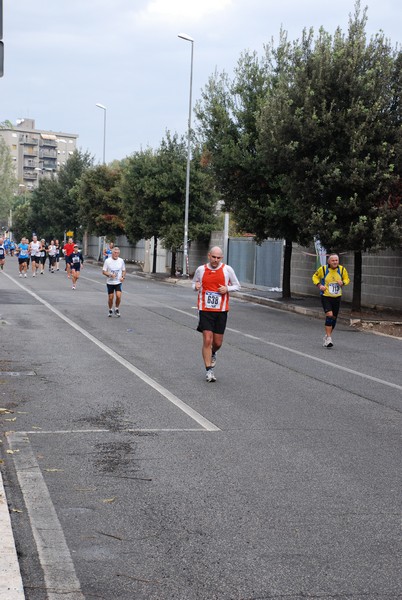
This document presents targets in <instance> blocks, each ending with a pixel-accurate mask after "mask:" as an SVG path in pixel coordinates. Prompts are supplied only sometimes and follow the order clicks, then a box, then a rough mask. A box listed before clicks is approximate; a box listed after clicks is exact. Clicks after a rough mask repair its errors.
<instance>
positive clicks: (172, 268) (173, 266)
mask: <svg viewBox="0 0 402 600" xmlns="http://www.w3.org/2000/svg"><path fill="white" fill-rule="evenodd" d="M170 277H176V252H175V251H174V250H172V262H171V264H170Z"/></svg>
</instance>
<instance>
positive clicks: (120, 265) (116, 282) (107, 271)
mask: <svg viewBox="0 0 402 600" xmlns="http://www.w3.org/2000/svg"><path fill="white" fill-rule="evenodd" d="M102 273H103V275H105V277H107V280H106V286H107V293H108V305H109V313H108V317H112V316H113V300H114V296H115V295H116V300H115V309H114V314H115V316H116V317H120V308H119V307H120V302H121V292H122V289H121V287H122V286H121V284H122V283H123V281H124V279H125V277H126V265H125V263H124V260H123V259H122V258H120V248H118V247H117V246H115V247H114V248H113V250H112V256H111V257H110V258H107V259H106V260H105V262H104V264H103V270H102Z"/></svg>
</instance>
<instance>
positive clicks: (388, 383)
mask: <svg viewBox="0 0 402 600" xmlns="http://www.w3.org/2000/svg"><path fill="white" fill-rule="evenodd" d="M154 302H157V301H156V300H154ZM158 304H159V303H158ZM161 306H162V304H161ZM264 308H268V310H279V309H277V308H271V307H264ZM169 309H170V310H174V311H175V312H178V313H181V314H183V315H187V316H188V317H194V318H197V315H194V314H192V313H189V312H186V311H185V310H181V309H180V308H175V307H174V306H169ZM226 331H231V332H232V333H237V334H238V335H240V336H243V337H245V338H247V339H250V340H254V341H256V342H261V343H262V344H266V345H267V346H272V347H273V348H278V349H279V350H285V351H286V352H290V353H291V354H297V356H302V357H303V358H308V359H309V360H313V361H315V362H318V363H321V364H323V365H326V366H327V367H331V368H332V369H338V370H339V371H344V372H345V373H350V374H351V375H356V376H357V377H362V378H363V379H367V380H369V381H375V382H376V383H380V384H381V385H386V386H388V387H391V388H394V389H396V390H401V391H402V386H401V385H398V384H397V383H392V381H386V380H385V379H380V378H379V377H373V376H372V375H367V373H361V372H360V371H355V370H354V369H349V368H348V367H343V366H342V365H337V364H335V363H334V362H333V361H329V360H324V359H323V358H318V357H317V356H312V355H311V354H306V353H305V352H300V351H299V350H295V349H294V348H289V347H288V346H282V345H281V344H275V342H269V341H268V340H264V339H263V338H261V337H258V336H256V335H251V334H249V333H243V331H239V330H238V329H232V328H231V327H227V328H226Z"/></svg>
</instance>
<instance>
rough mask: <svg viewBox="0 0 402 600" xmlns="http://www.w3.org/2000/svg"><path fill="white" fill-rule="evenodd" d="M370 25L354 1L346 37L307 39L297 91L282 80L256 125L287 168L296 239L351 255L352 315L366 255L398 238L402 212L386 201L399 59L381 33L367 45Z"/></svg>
mask: <svg viewBox="0 0 402 600" xmlns="http://www.w3.org/2000/svg"><path fill="white" fill-rule="evenodd" d="M366 21H367V14H366V10H365V11H363V12H361V10H360V3H359V2H357V3H356V6H355V14H354V17H350V20H349V31H348V35H347V36H345V35H344V34H342V32H341V31H340V29H338V30H337V31H336V33H335V35H334V37H332V36H330V35H329V34H328V33H326V32H325V31H324V30H323V29H321V30H320V33H319V36H318V38H317V40H315V41H314V43H313V38H312V35H311V33H310V34H306V33H304V35H303V39H302V43H301V44H300V45H299V46H297V47H294V51H293V56H292V65H293V67H292V78H291V85H289V84H288V83H287V82H283V81H282V82H280V84H279V85H278V87H277V88H276V89H275V90H274V91H273V94H272V95H271V97H269V98H268V99H267V101H266V103H265V105H264V107H263V109H262V115H261V119H260V146H261V147H260V150H261V152H262V155H263V159H264V160H265V161H267V162H268V163H273V162H277V161H279V163H280V165H281V167H280V168H281V170H282V173H283V176H282V179H281V185H282V190H283V192H284V193H286V196H287V197H288V198H289V199H290V201H291V205H292V207H293V209H294V210H295V211H296V212H295V214H296V216H297V223H298V227H299V235H298V238H299V240H300V241H302V242H304V243H307V241H308V240H309V239H310V240H311V239H312V238H313V236H315V235H318V237H319V238H320V240H321V242H322V243H323V244H324V245H325V246H326V247H327V248H328V249H332V250H337V251H338V252H339V251H340V250H343V251H345V250H347V251H353V252H354V256H355V268H354V283H353V303H352V304H353V309H355V310H360V308H361V276H362V273H361V268H362V252H364V251H367V250H372V251H376V250H378V249H380V248H385V247H392V246H396V245H398V244H400V241H401V237H402V227H401V222H402V219H401V209H400V207H397V208H395V207H394V208H390V206H389V202H388V201H387V199H388V198H389V196H390V194H391V193H392V190H393V189H395V185H396V183H397V181H398V179H399V175H400V173H401V170H400V163H401V126H400V123H401V116H402V115H401V98H400V90H401V74H400V73H401V71H400V68H399V65H400V62H401V58H400V54H399V52H397V51H396V50H392V48H391V46H390V43H389V42H388V41H387V40H386V39H385V37H384V35H383V34H381V33H380V34H377V35H376V36H374V37H373V38H371V40H370V41H369V43H367V41H366V34H365V26H366ZM282 84H283V85H282Z"/></svg>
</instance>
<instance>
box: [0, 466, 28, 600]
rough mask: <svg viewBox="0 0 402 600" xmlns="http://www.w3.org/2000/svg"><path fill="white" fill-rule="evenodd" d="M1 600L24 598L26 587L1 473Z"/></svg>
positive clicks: (22, 599) (19, 599)
mask: <svg viewBox="0 0 402 600" xmlns="http://www.w3.org/2000/svg"><path fill="white" fill-rule="evenodd" d="M0 533H1V552H0V600H24V598H25V594H24V587H23V584H22V578H21V572H20V567H19V563H18V557H17V551H16V549H15V543H14V537H13V533H12V528H11V519H10V514H9V512H8V506H7V499H6V493H5V490H4V485H3V479H2V476H1V473H0Z"/></svg>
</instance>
